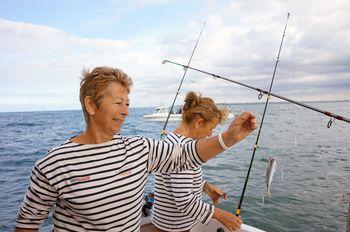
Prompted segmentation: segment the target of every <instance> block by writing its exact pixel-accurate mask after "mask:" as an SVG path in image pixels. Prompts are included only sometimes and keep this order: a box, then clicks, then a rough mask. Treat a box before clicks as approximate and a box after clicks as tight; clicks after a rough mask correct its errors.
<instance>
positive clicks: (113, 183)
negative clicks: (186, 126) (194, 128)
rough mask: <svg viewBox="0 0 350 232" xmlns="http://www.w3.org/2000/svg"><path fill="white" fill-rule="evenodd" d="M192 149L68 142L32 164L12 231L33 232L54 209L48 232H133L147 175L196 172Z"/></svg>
mask: <svg viewBox="0 0 350 232" xmlns="http://www.w3.org/2000/svg"><path fill="white" fill-rule="evenodd" d="M195 146H196V142H191V143H187V144H186V145H183V146H174V145H173V144H171V143H166V142H164V141H163V142H160V141H156V140H153V139H148V138H144V137H123V136H120V135H115V136H114V137H113V139H112V140H111V141H108V142H105V143H101V144H77V143H74V142H72V141H70V140H68V141H66V142H65V143H64V144H62V145H60V146H59V147H57V148H54V149H52V150H51V151H50V152H49V153H48V154H47V155H46V156H45V157H44V158H42V159H40V160H39V161H37V162H36V164H35V166H34V168H33V171H32V175H31V177H30V186H29V188H28V190H27V193H26V195H25V198H24V200H23V202H22V204H21V207H20V209H19V212H18V216H17V223H16V227H18V228H28V229H30V228H32V229H37V228H39V227H40V225H41V224H42V223H43V222H44V221H45V220H46V218H47V216H48V214H49V212H50V210H51V209H52V208H53V207H54V213H53V218H54V219H53V224H54V231H74V232H76V231H108V230H110V231H139V229H140V220H141V207H142V196H143V191H144V188H145V184H146V178H147V176H148V174H149V173H150V172H153V171H160V172H169V171H176V170H178V171H179V170H184V169H192V168H195V167H198V166H200V165H201V164H202V163H203V162H202V161H201V160H200V158H199V157H198V155H197V153H196V149H195Z"/></svg>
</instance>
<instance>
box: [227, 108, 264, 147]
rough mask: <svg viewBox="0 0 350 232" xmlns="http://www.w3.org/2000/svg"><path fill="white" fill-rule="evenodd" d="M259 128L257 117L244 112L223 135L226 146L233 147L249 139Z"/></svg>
mask: <svg viewBox="0 0 350 232" xmlns="http://www.w3.org/2000/svg"><path fill="white" fill-rule="evenodd" d="M257 127H258V124H257V122H256V118H255V116H254V115H253V114H252V113H250V112H244V113H242V114H240V115H238V116H237V117H236V118H235V119H234V120H233V122H232V123H231V124H230V126H229V128H228V129H227V130H226V131H225V132H224V133H222V138H223V140H224V143H225V144H226V146H228V147H231V146H233V145H234V144H236V143H238V142H239V141H241V140H243V139H244V138H245V137H247V136H248V135H249V134H250V133H252V132H253V131H254V130H255V129H256V128H257Z"/></svg>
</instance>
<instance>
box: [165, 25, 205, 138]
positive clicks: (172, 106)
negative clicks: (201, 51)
mask: <svg viewBox="0 0 350 232" xmlns="http://www.w3.org/2000/svg"><path fill="white" fill-rule="evenodd" d="M204 26H205V23H204V24H203V26H202V29H201V32H200V33H199V35H198V38H197V41H196V44H195V45H194V48H193V50H192V53H191V56H190V59H189V60H188V63H187V66H186V67H189V65H190V63H191V61H192V57H193V54H194V52H195V51H196V48H197V45H198V42H199V39H200V38H201V35H202V32H203V29H204ZM163 64H164V63H163ZM186 67H184V70H185V71H184V74H183V76H182V79H181V82H180V84H179V87H178V89H177V91H176V94H175V97H174V100H173V103H172V104H171V107H170V111H169V113H168V116H167V118H166V120H165V123H164V126H163V129H162V132H161V134H160V139H162V138H163V136H164V134H165V129H166V126H167V124H168V121H169V118H170V114H171V112H172V111H173V108H174V105H175V102H176V99H177V96H178V95H179V93H180V89H181V86H182V83H183V81H184V79H185V76H186V74H187V68H186Z"/></svg>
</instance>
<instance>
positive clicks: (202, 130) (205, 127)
mask: <svg viewBox="0 0 350 232" xmlns="http://www.w3.org/2000/svg"><path fill="white" fill-rule="evenodd" d="M218 122H219V120H218V119H216V118H214V119H213V120H211V121H209V122H205V121H204V120H203V119H202V118H199V119H198V120H197V121H196V123H195V128H194V129H195V130H196V131H195V132H194V133H193V134H194V139H202V138H206V137H210V136H211V135H212V133H213V130H214V129H215V127H216V126H217V125H218Z"/></svg>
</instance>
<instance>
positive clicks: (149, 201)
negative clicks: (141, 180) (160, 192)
mask: <svg viewBox="0 0 350 232" xmlns="http://www.w3.org/2000/svg"><path fill="white" fill-rule="evenodd" d="M144 200H145V203H144V205H143V206H142V215H143V216H144V217H147V216H149V215H150V211H151V209H152V206H153V203H154V194H153V193H149V194H147V195H146V196H145V198H144Z"/></svg>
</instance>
